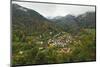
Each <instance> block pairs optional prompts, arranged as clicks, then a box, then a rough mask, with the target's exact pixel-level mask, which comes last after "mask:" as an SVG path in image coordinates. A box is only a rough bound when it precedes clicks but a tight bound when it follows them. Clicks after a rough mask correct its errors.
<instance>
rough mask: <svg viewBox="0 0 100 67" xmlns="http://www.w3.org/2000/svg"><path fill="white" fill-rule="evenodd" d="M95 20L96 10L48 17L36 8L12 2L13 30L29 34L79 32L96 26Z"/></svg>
mask: <svg viewBox="0 0 100 67" xmlns="http://www.w3.org/2000/svg"><path fill="white" fill-rule="evenodd" d="M95 21H96V19H95V12H86V13H84V14H81V15H79V16H78V17H75V16H73V15H70V14H69V15H66V16H64V17H61V16H57V17H54V18H52V19H51V18H50V19H49V18H48V19H47V18H45V17H44V16H42V15H41V14H40V13H38V12H36V11H35V10H32V9H28V8H25V7H22V6H20V5H18V4H12V26H13V30H24V31H25V32H26V33H27V34H32V33H33V32H40V33H44V32H50V31H52V32H61V31H66V32H69V33H77V32H79V30H80V29H81V28H95Z"/></svg>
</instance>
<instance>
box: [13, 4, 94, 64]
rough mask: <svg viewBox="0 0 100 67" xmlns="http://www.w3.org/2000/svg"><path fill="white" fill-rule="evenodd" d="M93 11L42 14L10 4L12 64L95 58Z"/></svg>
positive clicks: (67, 61) (63, 61)
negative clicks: (58, 14) (59, 15)
mask: <svg viewBox="0 0 100 67" xmlns="http://www.w3.org/2000/svg"><path fill="white" fill-rule="evenodd" d="M95 14H96V13H95V12H92V11H89V12H86V13H83V14H81V15H79V16H77V17H76V16H74V15H71V14H69V15H66V16H64V17H55V18H52V19H49V18H45V17H44V16H42V15H41V14H40V13H38V12H37V11H35V10H31V9H28V8H25V7H22V6H20V5H18V4H12V64H13V65H27V64H33V65H38V64H58V63H72V62H73V63H74V62H88V61H95V60H96V15H95Z"/></svg>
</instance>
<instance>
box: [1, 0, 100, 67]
mask: <svg viewBox="0 0 100 67" xmlns="http://www.w3.org/2000/svg"><path fill="white" fill-rule="evenodd" d="M29 1H41V2H56V3H72V4H87V5H96V6H97V61H96V62H85V63H66V64H55V65H39V66H37V67H56V66H57V67H89V66H90V67H99V65H100V52H99V51H100V42H99V40H100V30H99V29H100V19H99V17H100V5H99V4H100V0H29ZM0 67H10V0H0ZM27 67H29V66H27ZM30 67H31V66H30ZM34 67H35V66H34Z"/></svg>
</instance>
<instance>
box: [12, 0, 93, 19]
mask: <svg viewBox="0 0 100 67" xmlns="http://www.w3.org/2000/svg"><path fill="white" fill-rule="evenodd" d="M13 3H16V4H19V5H21V6H23V7H26V8H29V9H33V10H35V11H37V12H38V13H40V14H41V15H43V16H44V17H56V16H66V15H68V14H72V15H74V16H78V15H80V14H83V13H85V12H87V11H95V7H93V6H79V5H62V4H47V3H33V2H15V1H13Z"/></svg>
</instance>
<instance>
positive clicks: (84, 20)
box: [77, 12, 96, 28]
mask: <svg viewBox="0 0 100 67" xmlns="http://www.w3.org/2000/svg"><path fill="white" fill-rule="evenodd" d="M77 19H78V21H79V25H80V26H81V27H84V28H95V25H96V14H95V12H86V13H84V14H81V15H79V16H78V17H77Z"/></svg>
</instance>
